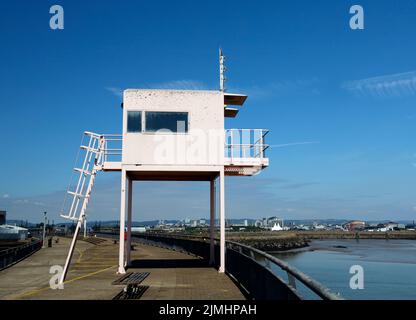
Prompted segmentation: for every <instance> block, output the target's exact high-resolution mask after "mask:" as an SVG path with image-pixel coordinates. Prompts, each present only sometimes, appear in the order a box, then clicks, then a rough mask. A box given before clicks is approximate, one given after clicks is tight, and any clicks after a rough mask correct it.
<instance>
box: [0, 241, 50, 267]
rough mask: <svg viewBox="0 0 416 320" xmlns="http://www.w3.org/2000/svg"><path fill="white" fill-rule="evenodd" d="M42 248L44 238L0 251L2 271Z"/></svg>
mask: <svg viewBox="0 0 416 320" xmlns="http://www.w3.org/2000/svg"><path fill="white" fill-rule="evenodd" d="M40 248H42V240H36V241H33V242H31V243H27V244H23V245H21V246H17V247H13V248H10V249H6V250H2V251H0V271H1V270H3V269H5V268H7V267H10V266H11V265H13V264H15V263H17V262H19V261H21V260H23V259H25V258H26V257H28V256H30V255H31V254H32V253H34V252H36V251H38V250H39V249H40Z"/></svg>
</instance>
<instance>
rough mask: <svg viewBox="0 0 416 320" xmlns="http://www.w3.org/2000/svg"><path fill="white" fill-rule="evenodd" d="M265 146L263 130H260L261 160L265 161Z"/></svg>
mask: <svg viewBox="0 0 416 320" xmlns="http://www.w3.org/2000/svg"><path fill="white" fill-rule="evenodd" d="M263 145H264V143H263V129H260V159H263V152H264V149H263Z"/></svg>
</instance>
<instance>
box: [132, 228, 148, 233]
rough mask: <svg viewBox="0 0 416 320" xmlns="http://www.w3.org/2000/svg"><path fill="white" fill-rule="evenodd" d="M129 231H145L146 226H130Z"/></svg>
mask: <svg viewBox="0 0 416 320" xmlns="http://www.w3.org/2000/svg"><path fill="white" fill-rule="evenodd" d="M131 232H141V233H143V232H146V227H131Z"/></svg>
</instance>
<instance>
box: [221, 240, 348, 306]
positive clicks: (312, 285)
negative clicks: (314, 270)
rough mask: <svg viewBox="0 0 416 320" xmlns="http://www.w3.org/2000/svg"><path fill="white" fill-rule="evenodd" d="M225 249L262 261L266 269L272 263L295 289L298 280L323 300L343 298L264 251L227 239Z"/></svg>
mask: <svg viewBox="0 0 416 320" xmlns="http://www.w3.org/2000/svg"><path fill="white" fill-rule="evenodd" d="M227 249H228V250H229V249H231V250H234V251H237V252H239V253H240V254H243V255H245V256H247V257H250V258H251V259H253V260H255V261H263V263H264V265H265V267H266V268H268V269H271V270H273V268H272V265H274V266H276V267H278V268H279V269H281V270H283V271H284V272H285V273H286V274H287V282H286V284H287V285H288V286H290V287H292V288H293V289H295V290H296V289H297V284H296V282H300V283H301V284H302V285H304V286H305V287H306V288H308V289H309V290H310V291H312V292H313V293H315V294H316V295H317V296H318V297H320V298H321V299H323V300H342V299H343V298H342V297H341V296H340V295H338V294H335V293H333V292H332V291H331V290H329V289H328V288H326V287H325V286H324V285H322V284H321V283H319V282H318V281H316V280H314V279H312V278H311V277H309V276H308V275H306V274H304V273H303V272H301V271H299V270H298V269H296V268H295V267H292V266H290V265H289V264H287V263H286V262H284V261H282V260H280V259H278V258H276V257H274V256H272V255H270V254H268V253H266V252H264V251H261V250H258V249H256V248H253V247H250V246H247V245H244V244H241V243H238V242H234V241H227Z"/></svg>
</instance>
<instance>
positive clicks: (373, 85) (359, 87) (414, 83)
mask: <svg viewBox="0 0 416 320" xmlns="http://www.w3.org/2000/svg"><path fill="white" fill-rule="evenodd" d="M342 87H343V88H344V89H346V90H348V91H351V92H353V93H355V94H358V95H363V96H367V95H370V96H373V97H376V98H386V97H403V96H410V95H415V94H416V71H411V72H405V73H397V74H391V75H384V76H380V77H373V78H367V79H361V80H354V81H349V82H346V83H344V84H343V85H342Z"/></svg>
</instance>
